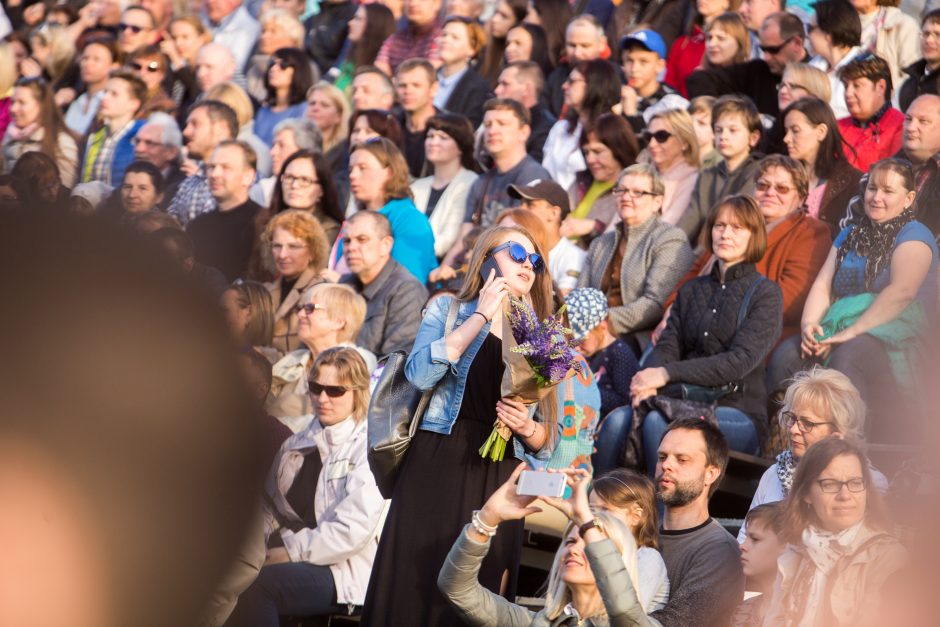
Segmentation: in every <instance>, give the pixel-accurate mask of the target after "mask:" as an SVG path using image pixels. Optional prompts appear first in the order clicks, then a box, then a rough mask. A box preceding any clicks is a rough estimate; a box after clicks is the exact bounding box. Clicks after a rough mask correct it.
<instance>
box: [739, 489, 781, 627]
mask: <svg viewBox="0 0 940 627" xmlns="http://www.w3.org/2000/svg"><path fill="white" fill-rule="evenodd" d="M783 509H784V505H783V503H765V504H763V505H758V506H757V507H754V508H752V509H751V510H750V511H749V512H748V513H747V516H745V517H744V524H745V525H747V529H748V531H747V534H746V535H745V536H744V539H743V540H742V539H741V535H740V534H739V536H738V541H739V542H740V543H741V569H742V570H743V571H744V576H745V577H747V589H748V590H750V591H753V592H759V593H760V594H757V595H755V596H752V597H751V598H749V599H746V600H744V601H742V602H741V605H739V606H738V609H737V610H735V612H734V618H732V620H731V623H732V624H733V625H735V627H758V626H759V625H762V624H763V621H764V615H765V614H766V613H767V608H768V606H769V605H770V597H771V596H772V594H773V588H774V581H775V580H776V579H777V560H778V559H779V558H780V556H781V555H782V554H783V551H784V549H785V548H786V546H787V545H786V542H784V541H783V520H782V519H783ZM741 531H742V532H743V531H744V527H742V528H741Z"/></svg>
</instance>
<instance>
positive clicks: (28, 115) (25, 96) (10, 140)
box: [2, 78, 78, 187]
mask: <svg viewBox="0 0 940 627" xmlns="http://www.w3.org/2000/svg"><path fill="white" fill-rule="evenodd" d="M10 122H11V123H10V125H9V126H7V130H6V133H5V134H4V136H3V145H2V150H3V173H4V174H9V173H10V172H11V171H12V170H13V168H14V166H15V165H16V162H17V160H18V159H20V158H21V157H22V156H23V155H24V154H26V153H27V152H35V151H41V152H44V153H45V154H47V155H49V156H50V157H52V158H53V159H55V162H56V166H57V167H58V170H59V176H60V177H61V180H62V183H63V184H64V185H65V186H66V187H72V186H73V185H75V183H76V177H77V174H78V172H77V167H78V144H77V143H76V136H75V135H74V134H73V133H72V131H71V130H69V128H68V127H67V126H66V125H65V121H64V120H63V119H62V114H61V113H60V111H59V107H57V106H56V104H55V100H54V97H53V92H52V87H51V86H50V85H49V84H48V83H46V81H45V80H43V79H41V78H37V79H32V78H21V79H19V80H18V81H16V83H15V86H14V87H13V96H12V101H11V105H10Z"/></svg>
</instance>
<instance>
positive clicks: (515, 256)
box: [489, 242, 545, 274]
mask: <svg viewBox="0 0 940 627" xmlns="http://www.w3.org/2000/svg"><path fill="white" fill-rule="evenodd" d="M506 249H509V258H510V259H512V260H513V261H515V262H516V263H518V264H520V265H521V264H523V263H525V260H526V259H528V260H529V263H531V264H532V269H533V270H535V273H536V274H541V273H542V272H543V271H544V270H545V262H544V261H542V255H540V254H538V253H527V252H526V251H525V247H523V245H522V244H519V243H517V242H506V243H505V244H500V245H499V246H497V247H496V248H494V249H493V250H491V251H490V254H489V256H492V255H495V254H496V253H498V252H499V251H501V250H506Z"/></svg>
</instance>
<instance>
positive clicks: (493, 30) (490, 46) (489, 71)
mask: <svg viewBox="0 0 940 627" xmlns="http://www.w3.org/2000/svg"><path fill="white" fill-rule="evenodd" d="M528 10H529V3H528V2H527V1H526V0H499V1H498V2H497V3H496V5H495V6H494V7H493V13H492V15H491V16H490V18H489V19H488V20H486V23H485V29H486V34H487V35H488V36H489V41H487V44H486V49H485V50H484V52H483V60H482V61H481V63H480V74H481V75H482V76H483V78H485V79H486V80H487V81H488V82H489V83H490V84H493V83H495V82H496V79H497V77H498V76H499V73H500V70H501V69H502V68H503V66H504V65H505V53H506V37H507V36H508V35H509V31H510V30H511V29H512V28H513V27H514V26H517V25H519V24H522V22H523V21H524V20H525V19H526V14H527V13H528Z"/></svg>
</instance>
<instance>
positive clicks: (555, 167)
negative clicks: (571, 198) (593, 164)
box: [542, 120, 587, 189]
mask: <svg viewBox="0 0 940 627" xmlns="http://www.w3.org/2000/svg"><path fill="white" fill-rule="evenodd" d="M580 139H581V123H580V122H578V125H577V126H576V127H574V132H573V133H569V132H568V121H567V120H558V121H557V122H555V124H554V126H552V130H550V131H549V132H548V137H546V138H545V147H544V148H543V150H542V154H544V155H545V156H544V157H542V167H544V168H545V169H546V170H548V173H549V174H551V175H552V179H554V181H555V182H556V183H558V184H559V185H561V187H562V189H568V188H569V187H571V184H572V183H574V177H575V175H576V174H577V173H578V172H580V171H581V170H587V163H585V162H584V155H583V154H581V147H580V146H579V145H578V143H579V141H580Z"/></svg>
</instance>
